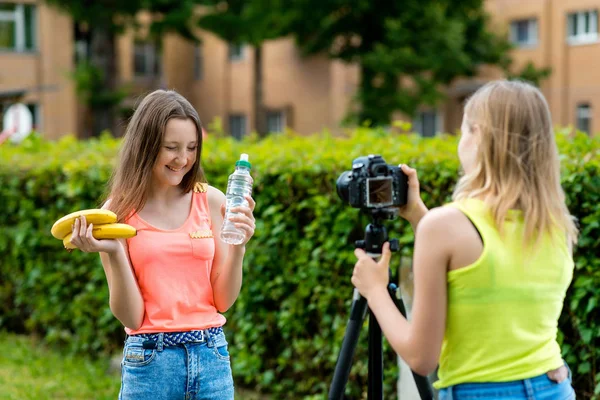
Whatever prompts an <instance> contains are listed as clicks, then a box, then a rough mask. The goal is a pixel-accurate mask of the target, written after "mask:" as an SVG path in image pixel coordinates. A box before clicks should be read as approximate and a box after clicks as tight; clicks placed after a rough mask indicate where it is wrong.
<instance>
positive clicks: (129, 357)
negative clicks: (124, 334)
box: [123, 343, 156, 367]
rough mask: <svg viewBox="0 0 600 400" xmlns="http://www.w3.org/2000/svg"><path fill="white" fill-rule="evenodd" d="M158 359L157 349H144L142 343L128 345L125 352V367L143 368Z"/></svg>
mask: <svg viewBox="0 0 600 400" xmlns="http://www.w3.org/2000/svg"><path fill="white" fill-rule="evenodd" d="M155 357H156V349H144V348H143V347H142V344H141V343H128V344H127V345H125V350H124V351H123V365H127V366H129V367H142V366H144V365H148V364H150V363H151V362H152V360H154V358H155Z"/></svg>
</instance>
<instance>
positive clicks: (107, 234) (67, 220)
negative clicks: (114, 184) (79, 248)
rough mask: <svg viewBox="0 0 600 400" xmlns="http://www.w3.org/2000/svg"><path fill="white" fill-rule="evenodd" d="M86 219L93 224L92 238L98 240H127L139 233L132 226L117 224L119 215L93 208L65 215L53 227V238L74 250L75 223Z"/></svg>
mask: <svg viewBox="0 0 600 400" xmlns="http://www.w3.org/2000/svg"><path fill="white" fill-rule="evenodd" d="M82 216H83V217H85V220H86V221H87V223H88V225H89V224H93V225H94V226H93V228H92V236H94V238H96V239H126V238H130V237H133V236H135V235H136V233H137V231H136V230H135V228H134V227H133V226H131V225H127V224H119V223H117V214H115V213H114V212H112V211H109V210H102V209H99V208H92V209H89V210H81V211H76V212H74V213H71V214H68V215H65V216H64V217H62V218H61V219H59V220H58V221H56V222H55V223H54V225H52V229H51V232H52V236H54V237H55V238H57V239H59V240H62V241H63V245H64V246H65V248H66V249H69V250H72V249H74V248H75V245H73V244H72V243H71V236H72V235H73V232H72V231H71V229H72V226H73V223H75V220H76V219H77V218H79V217H82Z"/></svg>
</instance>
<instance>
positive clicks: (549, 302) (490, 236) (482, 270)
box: [434, 199, 574, 389]
mask: <svg viewBox="0 0 600 400" xmlns="http://www.w3.org/2000/svg"><path fill="white" fill-rule="evenodd" d="M448 206H450V207H456V208H458V209H459V210H461V211H462V212H463V213H464V214H465V215H467V216H468V217H469V219H470V220H471V221H472V222H473V224H474V225H475V226H476V227H477V229H478V230H479V233H480V234H481V237H482V239H483V243H484V245H483V252H482V254H481V256H480V257H479V259H478V260H477V261H475V263H473V264H471V265H469V266H467V267H464V268H461V269H458V270H453V271H449V272H448V275H447V278H448V307H447V310H448V314H447V319H446V332H445V335H444V341H443V344H442V351H441V355H440V365H439V370H438V376H439V380H438V381H437V382H435V383H434V387H436V388H438V389H440V388H445V387H448V386H452V385H456V384H459V383H466V382H507V381H513V380H519V379H527V378H531V377H534V376H537V375H541V374H543V373H545V372H547V371H549V370H552V369H554V368H558V367H560V366H561V365H562V364H563V361H562V358H561V352H560V348H559V345H558V343H557V341H556V334H557V330H558V318H559V315H560V312H561V310H562V306H563V301H564V298H565V294H566V291H567V288H568V287H569V284H570V282H571V279H572V278H573V266H574V264H573V258H572V256H571V254H570V251H569V248H568V245H567V240H566V237H565V239H564V240H560V241H558V240H554V241H552V240H551V238H550V237H549V235H545V236H544V237H543V238H542V240H541V242H540V245H539V247H536V248H535V249H534V250H532V249H531V248H529V249H528V248H526V247H525V246H524V245H523V242H522V233H523V229H524V224H523V218H522V215H521V212H520V211H516V210H511V211H509V214H508V216H507V218H506V222H505V224H504V236H503V237H501V236H500V234H499V232H498V230H497V228H496V227H495V223H494V220H493V217H492V214H491V213H490V212H489V210H488V208H487V207H486V205H485V204H484V203H483V202H481V201H479V200H475V199H469V200H465V201H461V202H455V203H451V204H449V205H448Z"/></svg>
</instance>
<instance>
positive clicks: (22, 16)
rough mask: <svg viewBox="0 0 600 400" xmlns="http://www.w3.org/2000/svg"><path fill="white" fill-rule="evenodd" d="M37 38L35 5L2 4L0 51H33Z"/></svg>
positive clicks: (0, 12)
mask: <svg viewBox="0 0 600 400" xmlns="http://www.w3.org/2000/svg"><path fill="white" fill-rule="evenodd" d="M35 36H36V13H35V6H34V5H31V4H11V3H0V51H17V52H25V51H33V50H35V46H36V40H35Z"/></svg>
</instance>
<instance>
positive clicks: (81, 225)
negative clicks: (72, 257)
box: [71, 216, 120, 253]
mask: <svg viewBox="0 0 600 400" xmlns="http://www.w3.org/2000/svg"><path fill="white" fill-rule="evenodd" d="M93 228H94V225H93V224H89V225H87V224H86V221H85V217H83V216H82V217H79V218H77V219H76V220H75V223H74V224H73V227H72V231H73V234H72V235H71V243H72V244H74V245H75V246H77V248H78V249H79V250H81V251H83V252H86V253H96V252H104V253H115V252H117V250H118V249H119V246H120V243H119V242H118V241H117V240H116V239H103V240H98V239H96V238H94V236H92V229H93Z"/></svg>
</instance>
